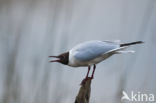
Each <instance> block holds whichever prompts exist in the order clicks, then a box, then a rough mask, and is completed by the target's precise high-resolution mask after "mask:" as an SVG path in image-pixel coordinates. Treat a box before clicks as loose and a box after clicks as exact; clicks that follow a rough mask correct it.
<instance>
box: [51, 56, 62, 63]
mask: <svg viewBox="0 0 156 103" xmlns="http://www.w3.org/2000/svg"><path fill="white" fill-rule="evenodd" d="M49 57H50V58H51V57H52V58H58V59H57V60H51V61H50V62H60V57H58V56H49Z"/></svg>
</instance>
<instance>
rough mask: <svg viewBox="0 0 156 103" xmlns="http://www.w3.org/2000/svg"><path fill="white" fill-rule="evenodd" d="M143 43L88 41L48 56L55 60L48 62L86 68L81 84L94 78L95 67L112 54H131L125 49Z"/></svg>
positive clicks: (130, 51)
mask: <svg viewBox="0 0 156 103" xmlns="http://www.w3.org/2000/svg"><path fill="white" fill-rule="evenodd" d="M141 43H143V41H135V42H130V43H120V41H108V40H105V41H100V40H90V41H86V42H83V43H80V44H78V45H76V46H75V47H73V48H72V49H70V50H69V51H67V52H64V53H62V54H60V55H58V56H49V57H50V58H51V57H52V58H56V59H55V60H51V61H50V62H58V63H61V64H64V65H68V66H71V67H88V72H87V74H86V77H85V79H84V80H83V82H85V81H86V80H88V78H91V79H93V78H94V72H95V69H96V65H97V64H98V63H100V62H102V61H104V60H105V59H107V58H109V57H110V56H112V55H114V54H122V53H133V52H134V51H132V50H125V49H126V48H127V47H129V46H131V45H135V44H141ZM91 66H93V71H92V75H91V77H89V76H88V75H89V72H90V68H91Z"/></svg>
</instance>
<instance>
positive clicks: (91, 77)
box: [91, 64, 96, 79]
mask: <svg viewBox="0 0 156 103" xmlns="http://www.w3.org/2000/svg"><path fill="white" fill-rule="evenodd" d="M95 69H96V65H95V64H94V67H93V72H92V76H91V79H93V78H94V72H95Z"/></svg>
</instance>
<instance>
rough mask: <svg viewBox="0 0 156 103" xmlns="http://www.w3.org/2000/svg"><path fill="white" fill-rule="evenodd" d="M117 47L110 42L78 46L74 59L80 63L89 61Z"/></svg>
mask: <svg viewBox="0 0 156 103" xmlns="http://www.w3.org/2000/svg"><path fill="white" fill-rule="evenodd" d="M118 47H119V45H118V44H115V43H111V42H102V41H90V42H86V43H83V44H80V45H78V46H77V47H76V48H75V51H76V53H75V55H74V57H75V58H76V59H78V60H81V61H89V60H92V59H95V58H97V57H99V56H101V55H102V54H104V53H106V52H108V51H110V50H113V49H116V48H118Z"/></svg>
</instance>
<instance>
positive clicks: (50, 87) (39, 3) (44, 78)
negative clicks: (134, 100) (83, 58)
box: [0, 0, 156, 103]
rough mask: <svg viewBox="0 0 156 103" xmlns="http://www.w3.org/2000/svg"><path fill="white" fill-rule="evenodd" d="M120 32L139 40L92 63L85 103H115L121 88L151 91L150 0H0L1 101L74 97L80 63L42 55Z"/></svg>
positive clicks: (154, 2)
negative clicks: (73, 64) (67, 63)
mask: <svg viewBox="0 0 156 103" xmlns="http://www.w3.org/2000/svg"><path fill="white" fill-rule="evenodd" d="M119 39H120V40H121V41H122V42H131V41H136V40H142V41H144V42H145V43H144V44H143V45H137V46H132V47H131V48H129V49H133V50H135V51H136V53H135V54H119V55H114V56H112V57H111V58H109V59H107V60H106V61H104V62H102V63H100V64H99V65H97V69H96V72H95V78H94V80H93V81H92V91H91V92H92V93H91V101H90V102H91V103H121V100H120V98H121V95H122V91H123V90H124V91H126V92H127V93H130V92H131V91H135V92H138V91H139V92H141V93H152V94H155V95H156V80H155V79H156V54H155V53H156V0H0V103H73V102H74V99H75V97H76V94H77V93H78V90H79V87H80V86H79V84H80V82H81V80H82V79H83V78H84V77H85V74H86V72H87V68H86V67H81V68H72V67H68V66H64V65H61V64H58V63H49V58H48V56H49V55H58V54H60V53H62V52H65V51H67V50H69V49H70V48H72V47H73V46H75V45H76V44H78V43H80V42H83V41H88V40H119ZM142 103H144V102H142ZM153 103H154V102H153Z"/></svg>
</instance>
